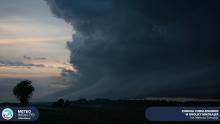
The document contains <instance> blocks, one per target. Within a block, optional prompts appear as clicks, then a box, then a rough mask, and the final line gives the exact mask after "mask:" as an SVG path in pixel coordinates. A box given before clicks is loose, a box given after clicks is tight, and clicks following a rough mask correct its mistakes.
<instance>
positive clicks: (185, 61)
mask: <svg viewBox="0 0 220 124" xmlns="http://www.w3.org/2000/svg"><path fill="white" fill-rule="evenodd" d="M46 1H47V3H48V5H49V6H50V8H51V10H52V12H53V13H54V14H55V15H56V16H57V17H58V18H62V19H64V20H65V21H66V22H67V23H70V24H71V25H72V26H73V28H74V30H75V31H76V34H73V41H71V42H68V43H67V45H68V48H69V50H70V52H71V56H70V59H71V63H72V64H73V65H74V66H75V67H76V68H77V69H78V72H77V73H74V72H70V74H69V79H70V82H71V84H72V85H71V86H70V88H69V89H67V90H65V91H62V92H59V93H57V94H56V96H58V95H60V96H64V97H68V98H78V97H88V98H95V97H108V98H145V97H149V96H151V97H198V98H220V95H219V94H218V93H217V91H219V90H220V84H219V81H220V77H219V75H218V74H219V69H220V65H219V64H220V63H219V62H220V60H219V53H220V49H219V45H220V43H219V41H220V38H219V36H220V35H219V33H220V30H219V29H220V8H219V5H220V3H219V2H218V1H217V0H213V1H209V0H193V1H192V0H178V1H175V0H166V1H165V0H120V1H118V0H93V1H91V0H80V1H78V0H63V1H61V0H46Z"/></svg>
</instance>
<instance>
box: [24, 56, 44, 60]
mask: <svg viewBox="0 0 220 124" xmlns="http://www.w3.org/2000/svg"><path fill="white" fill-rule="evenodd" d="M23 58H24V59H27V60H46V59H47V58H46V57H31V56H23Z"/></svg>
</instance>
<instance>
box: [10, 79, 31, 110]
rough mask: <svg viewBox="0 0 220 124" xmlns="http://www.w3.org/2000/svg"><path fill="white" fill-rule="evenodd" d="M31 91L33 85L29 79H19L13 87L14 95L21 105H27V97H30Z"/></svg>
mask: <svg viewBox="0 0 220 124" xmlns="http://www.w3.org/2000/svg"><path fill="white" fill-rule="evenodd" d="M33 92H34V87H33V86H32V81H29V80H24V81H21V82H20V83H18V84H17V85H16V86H15V87H14V89H13V93H14V95H15V96H16V97H17V99H18V100H19V101H20V102H21V105H23V106H28V105H29V99H30V98H31V97H32V94H33Z"/></svg>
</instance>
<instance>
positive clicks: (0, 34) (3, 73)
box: [0, 0, 73, 101]
mask: <svg viewBox="0 0 220 124" xmlns="http://www.w3.org/2000/svg"><path fill="white" fill-rule="evenodd" d="M72 33H73V30H72V27H71V26H70V25H69V24H67V23H65V22H64V21H63V20H61V19H57V18H56V17H54V16H53V14H52V13H51V11H50V9H49V7H48V6H47V4H46V2H45V1H43V0H0V94H1V95H0V100H1V101H15V100H16V99H15V97H14V96H13V94H12V89H13V87H14V86H15V84H16V83H18V82H19V81H21V80H23V79H29V80H32V81H33V85H34V86H35V89H36V92H35V93H34V96H33V100H37V99H39V98H40V97H42V96H44V95H47V94H50V93H53V92H56V91H58V90H61V89H63V88H64V87H65V86H64V85H63V84H65V78H63V77H62V71H63V70H65V69H66V70H73V67H72V65H71V64H70V63H69V54H70V53H69V51H68V50H67V48H66V42H67V41H68V40H71V37H72Z"/></svg>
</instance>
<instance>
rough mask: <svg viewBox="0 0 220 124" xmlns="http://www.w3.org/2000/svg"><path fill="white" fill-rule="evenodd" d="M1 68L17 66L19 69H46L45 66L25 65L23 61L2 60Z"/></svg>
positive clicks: (0, 61)
mask: <svg viewBox="0 0 220 124" xmlns="http://www.w3.org/2000/svg"><path fill="white" fill-rule="evenodd" d="M0 66H17V67H45V65H43V64H32V63H24V62H21V61H8V60H0Z"/></svg>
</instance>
